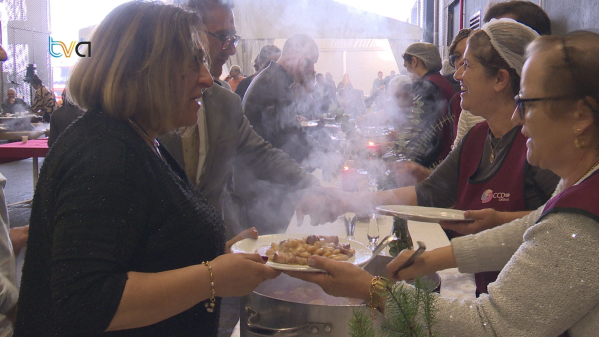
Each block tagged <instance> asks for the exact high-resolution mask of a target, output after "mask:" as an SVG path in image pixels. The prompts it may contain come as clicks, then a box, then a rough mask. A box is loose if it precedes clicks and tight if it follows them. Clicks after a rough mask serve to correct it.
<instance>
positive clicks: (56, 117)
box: [48, 88, 84, 147]
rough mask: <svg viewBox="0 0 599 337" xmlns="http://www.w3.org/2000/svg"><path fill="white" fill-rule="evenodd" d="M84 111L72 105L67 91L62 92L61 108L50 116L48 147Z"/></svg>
mask: <svg viewBox="0 0 599 337" xmlns="http://www.w3.org/2000/svg"><path fill="white" fill-rule="evenodd" d="M83 113H84V111H83V110H81V109H79V107H78V106H76V105H75V104H73V102H71V100H70V99H69V98H68V96H67V89H66V88H65V89H64V90H63V91H62V106H61V107H60V108H58V109H56V111H54V112H53V113H52V116H50V135H49V136H48V147H52V145H53V144H54V143H55V142H56V140H57V139H58V136H60V134H61V133H63V131H64V130H66V129H67V128H68V127H69V125H71V124H72V123H73V122H74V121H75V120H76V119H77V118H79V117H81V116H82V115H83Z"/></svg>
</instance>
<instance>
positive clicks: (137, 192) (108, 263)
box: [15, 1, 278, 337]
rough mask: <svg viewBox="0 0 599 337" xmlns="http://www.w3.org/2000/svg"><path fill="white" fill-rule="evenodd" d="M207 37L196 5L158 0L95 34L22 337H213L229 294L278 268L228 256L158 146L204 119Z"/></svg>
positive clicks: (27, 278) (37, 231) (34, 238)
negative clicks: (168, 134)
mask: <svg viewBox="0 0 599 337" xmlns="http://www.w3.org/2000/svg"><path fill="white" fill-rule="evenodd" d="M205 38H206V37H205V35H204V34H203V33H201V26H200V20H199V18H198V16H197V15H196V14H195V13H192V12H187V11H185V10H183V9H181V8H178V7H175V6H171V5H165V4H163V3H161V2H142V1H135V2H128V3H125V4H122V5H120V6H118V7H116V8H115V9H114V10H113V11H112V12H110V13H109V14H108V15H107V16H106V18H105V19H104V20H103V21H102V22H101V23H100V24H99V25H98V26H97V27H96V29H95V30H94V33H93V35H92V37H91V41H92V43H93V45H94V46H96V48H97V51H96V52H95V54H94V57H91V58H82V59H80V60H79V61H78V63H77V65H76V66H75V68H74V69H73V71H72V73H71V76H70V78H69V85H68V91H69V94H70V97H71V98H72V99H73V101H74V102H75V103H76V104H77V105H78V106H80V107H82V108H83V109H85V110H86V113H85V114H84V115H83V116H82V117H81V118H79V119H78V120H77V121H75V122H74V124H73V125H72V126H71V127H69V128H68V129H67V130H66V131H65V132H63V133H62V135H61V137H60V140H59V141H58V142H57V143H56V144H54V146H53V147H52V150H51V151H50V153H49V154H48V156H47V157H46V159H45V160H44V166H43V167H42V170H41V173H40V178H39V182H38V184H37V188H36V191H35V195H34V200H33V205H32V209H31V221H30V226H31V228H30V236H29V241H28V244H27V254H26V257H25V264H24V268H23V277H22V283H21V293H20V299H19V310H18V312H17V321H16V328H15V335H16V336H36V337H37V336H65V335H79V336H98V335H101V334H103V333H105V332H112V334H114V335H120V336H177V335H178V336H199V335H202V336H213V337H215V336H217V330H218V316H219V311H220V297H228V296H243V295H246V294H248V293H250V292H251V291H252V290H253V289H254V288H255V287H256V286H257V285H258V284H260V283H261V282H262V281H263V280H265V279H270V278H273V277H276V276H277V275H278V272H276V271H275V270H273V269H271V268H270V267H267V266H265V265H264V260H263V259H262V258H261V257H260V256H259V255H258V254H224V253H225V252H226V251H227V250H228V247H230V244H231V243H232V242H231V241H230V242H229V243H227V244H226V243H225V228H224V224H223V221H222V218H221V216H220V214H219V213H218V212H217V211H216V210H215V209H214V208H213V207H212V206H211V205H210V204H209V203H208V202H207V201H206V199H205V197H204V196H203V195H202V194H201V192H200V191H199V190H198V189H197V188H196V187H195V186H194V185H193V184H192V183H191V182H190V181H189V180H188V179H187V177H186V176H185V172H184V171H183V170H182V169H181V167H180V166H179V165H178V164H177V163H176V162H175V161H174V160H173V158H172V157H171V155H170V154H169V153H168V151H167V150H166V149H165V148H164V147H163V146H162V145H161V144H160V143H159V142H157V141H156V137H157V136H159V135H161V134H164V133H166V132H169V131H171V130H174V129H176V128H180V127H183V126H190V125H193V124H195V123H196V121H197V110H198V107H199V103H198V100H199V99H200V98H201V97H202V92H203V91H204V90H205V89H206V88H208V87H210V86H211V85H212V84H213V81H212V77H211V76H210V73H209V72H208V69H207V68H206V65H205V62H206V59H205V54H204V50H203V47H202V43H201V42H202V41H205ZM140 51H145V52H140Z"/></svg>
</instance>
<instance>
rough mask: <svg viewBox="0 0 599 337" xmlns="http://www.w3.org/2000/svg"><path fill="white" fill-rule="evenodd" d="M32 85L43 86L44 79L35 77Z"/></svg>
mask: <svg viewBox="0 0 599 337" xmlns="http://www.w3.org/2000/svg"><path fill="white" fill-rule="evenodd" d="M31 83H32V84H35V85H42V79H41V78H39V76H37V75H33V78H32V79H31Z"/></svg>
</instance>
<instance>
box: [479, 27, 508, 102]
mask: <svg viewBox="0 0 599 337" xmlns="http://www.w3.org/2000/svg"><path fill="white" fill-rule="evenodd" d="M468 48H469V49H470V50H471V51H472V52H473V54H474V57H475V58H476V60H477V61H478V62H479V63H480V64H482V65H483V66H484V67H485V73H486V74H487V75H488V76H495V75H497V73H499V70H501V69H505V70H507V72H508V73H509V75H510V83H511V87H512V91H513V94H514V95H517V94H518V92H519V91H520V76H519V75H518V73H517V72H516V69H514V68H512V67H510V66H509V64H507V62H506V61H505V60H504V59H503V58H502V57H501V55H499V53H498V52H497V50H495V48H494V47H493V45H492V44H491V38H489V35H487V33H486V32H485V31H483V30H477V31H475V32H474V33H472V35H470V37H469V38H468Z"/></svg>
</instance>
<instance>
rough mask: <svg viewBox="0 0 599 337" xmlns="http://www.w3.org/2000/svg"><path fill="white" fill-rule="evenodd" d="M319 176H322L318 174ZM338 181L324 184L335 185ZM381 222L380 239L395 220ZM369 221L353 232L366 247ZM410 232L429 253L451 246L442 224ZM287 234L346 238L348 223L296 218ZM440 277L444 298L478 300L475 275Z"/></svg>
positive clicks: (413, 226)
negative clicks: (315, 221)
mask: <svg viewBox="0 0 599 337" xmlns="http://www.w3.org/2000/svg"><path fill="white" fill-rule="evenodd" d="M315 175H316V176H317V177H319V173H318V172H317V173H316V174H315ZM335 183H336V182H334V181H333V182H328V183H327V182H323V185H330V186H332V185H335ZM377 219H378V223H379V238H380V239H382V238H384V237H385V236H387V235H388V234H390V233H391V229H392V227H393V218H392V217H390V216H384V215H379V216H378V217H377ZM368 225H369V223H368V222H360V221H359V222H357V223H356V228H355V231H354V237H355V240H356V241H358V242H361V243H363V244H367V243H368V240H367V238H366V232H367V230H368ZM408 230H409V231H410V235H411V236H412V240H413V241H414V243H416V241H422V242H424V243H425V244H426V247H427V249H428V250H431V249H435V248H440V247H445V246H447V245H449V240H448V239H447V236H446V235H445V232H444V231H443V229H442V228H441V226H440V225H439V224H436V223H426V222H419V221H408ZM285 233H286V234H303V235H306V236H307V235H314V234H317V235H337V236H339V237H342V238H344V237H346V232H345V224H344V223H343V219H338V220H337V221H335V222H332V223H327V224H324V225H320V226H311V225H310V218H309V217H306V218H305V219H304V223H303V224H298V223H297V219H296V217H295V216H294V217H293V218H292V219H291V222H290V224H289V226H288V227H287V231H286V232H285ZM382 254H386V255H388V249H385V250H384V251H383V253H382ZM438 274H439V276H440V277H441V296H443V297H448V298H456V299H475V298H476V295H475V291H476V285H475V283H474V276H473V274H463V273H460V272H459V271H458V270H457V268H452V269H447V270H442V271H439V272H438ZM239 336H240V328H239V323H237V326H236V327H235V330H234V331H233V333H232V334H231V337H239Z"/></svg>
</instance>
